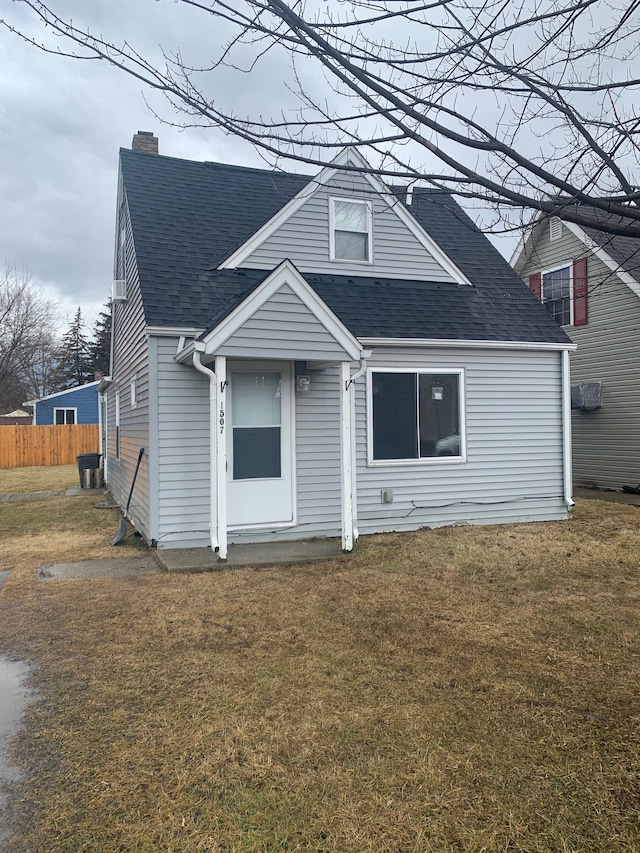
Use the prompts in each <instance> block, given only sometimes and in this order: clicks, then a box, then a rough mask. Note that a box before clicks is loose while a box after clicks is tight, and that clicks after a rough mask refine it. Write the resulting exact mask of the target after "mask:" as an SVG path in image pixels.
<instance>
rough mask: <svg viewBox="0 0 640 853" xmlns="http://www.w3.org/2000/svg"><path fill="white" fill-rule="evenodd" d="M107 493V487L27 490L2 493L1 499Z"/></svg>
mask: <svg viewBox="0 0 640 853" xmlns="http://www.w3.org/2000/svg"><path fill="white" fill-rule="evenodd" d="M106 493H107V490H106V489H65V490H64V491H61V492H27V493H26V494H21V493H19V492H16V493H15V494H12V495H0V501H38V500H42V498H60V497H63V496H64V497H67V498H70V497H89V496H91V495H105V494H106Z"/></svg>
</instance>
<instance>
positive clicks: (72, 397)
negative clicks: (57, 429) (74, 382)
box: [23, 380, 99, 426]
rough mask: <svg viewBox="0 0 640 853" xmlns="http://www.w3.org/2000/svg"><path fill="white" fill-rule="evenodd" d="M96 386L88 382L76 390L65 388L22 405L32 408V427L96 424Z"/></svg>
mask: <svg viewBox="0 0 640 853" xmlns="http://www.w3.org/2000/svg"><path fill="white" fill-rule="evenodd" d="M98 385H99V380H98V381H96V382H88V383H87V384H86V385H78V386H77V387H76V388H67V390H66V391H58V392H57V393H56V394H48V395H47V396H46V397H41V398H40V399H39V400H28V401H27V402H26V403H24V404H23V405H25V406H33V423H34V426H43V425H51V424H97V423H98V422H99V418H98Z"/></svg>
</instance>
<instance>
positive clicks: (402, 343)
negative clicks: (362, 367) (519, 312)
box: [360, 337, 578, 351]
mask: <svg viewBox="0 0 640 853" xmlns="http://www.w3.org/2000/svg"><path fill="white" fill-rule="evenodd" d="M360 342H361V343H362V344H363V345H364V346H368V347H448V348H454V347H461V348H475V349H528V350H570V351H571V350H575V349H577V348H578V345H577V344H574V343H569V342H568V343H566V344H556V343H549V342H546V341H540V342H536V341H467V340H449V339H448V338H431V339H429V338H365V337H362V338H360Z"/></svg>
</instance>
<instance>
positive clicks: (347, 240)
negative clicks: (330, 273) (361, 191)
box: [331, 198, 372, 263]
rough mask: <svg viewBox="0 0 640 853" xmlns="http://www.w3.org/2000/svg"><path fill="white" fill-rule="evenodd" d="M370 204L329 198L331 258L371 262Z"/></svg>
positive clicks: (334, 259)
mask: <svg viewBox="0 0 640 853" xmlns="http://www.w3.org/2000/svg"><path fill="white" fill-rule="evenodd" d="M371 256H372V233H371V204H370V202H368V201H353V200H352V199H344V198H332V199H331V260H333V261H359V262H360V263H371Z"/></svg>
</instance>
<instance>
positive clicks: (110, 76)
mask: <svg viewBox="0 0 640 853" xmlns="http://www.w3.org/2000/svg"><path fill="white" fill-rule="evenodd" d="M52 5H54V7H55V9H56V10H60V12H61V14H62V13H65V12H68V13H70V14H71V15H72V16H73V17H74V18H75V19H76V20H77V21H81V20H82V21H84V20H87V17H86V16H87V9H89V10H90V14H91V23H92V26H94V27H95V28H96V29H97V30H99V31H100V32H102V33H104V34H105V35H108V36H109V37H110V39H112V40H113V41H115V42H116V43H119V42H121V41H122V40H123V39H124V38H127V39H128V40H129V41H131V42H132V43H133V44H134V45H135V46H136V48H138V49H139V50H140V52H142V53H143V54H144V55H146V56H152V57H153V56H154V55H155V56H157V55H158V45H159V44H162V45H163V46H164V47H167V48H169V49H170V48H171V47H174V46H177V45H180V46H181V47H182V48H183V49H185V51H186V50H187V49H188V51H189V52H190V55H195V56H205V55H206V54H207V44H208V41H209V40H210V39H211V35H212V29H211V27H209V30H208V31H207V30H206V27H205V28H203V26H202V24H203V16H202V13H197V15H194V13H193V10H189V9H188V8H185V7H184V6H182V4H175V3H172V2H168V0H162V2H155V0H106V1H105V0H91V3H90V4H88V3H87V0H56V2H55V3H53V4H52ZM3 6H4V7H3V10H2V16H3V17H5V18H6V19H7V20H10V21H11V22H12V23H13V24H14V25H15V26H16V27H18V28H19V29H21V30H22V31H26V32H31V33H34V34H35V35H37V36H38V37H40V38H42V37H44V36H45V35H46V34H44V33H43V32H42V30H38V27H37V25H36V23H35V20H34V17H33V13H31V12H30V10H29V9H28V8H27V7H25V6H24V5H23V4H21V3H7V2H6V0H5V3H4V4H3ZM74 11H75V12H77V14H75V15H74ZM215 34H216V36H217V38H218V39H222V38H224V33H223V32H221V31H220V25H219V24H216V26H215ZM49 43H51V42H49ZM289 73H290V70H289V69H288V68H287V67H286V66H284V67H279V66H278V65H277V64H276V63H275V62H274V63H272V64H271V65H270V64H269V59H268V58H267V62H266V64H265V63H263V64H262V66H261V68H260V79H259V80H257V79H256V77H255V76H250V75H246V76H245V77H242V78H241V81H242V82H243V83H244V85H241V86H240V88H239V89H238V85H239V84H238V78H237V75H234V76H233V81H234V82H233V85H234V86H235V87H236V89H235V91H232V92H230V91H229V92H225V91H223V92H222V93H221V94H223V95H227V96H228V97H231V96H232V97H233V100H234V104H236V105H237V106H238V108H239V112H245V111H246V112H249V111H251V110H253V111H254V112H259V111H260V110H262V109H265V111H266V112H269V108H270V106H272V105H273V101H272V103H271V104H270V103H269V100H270V98H275V97H276V95H275V94H271V95H270V93H275V92H276V91H277V89H278V87H277V86H276V85H275V83H276V81H277V83H278V84H279V85H280V89H281V91H282V88H281V87H282V85H283V83H285V82H286V75H287V74H289ZM269 78H271V79H269ZM245 81H246V82H245ZM258 84H261V85H258ZM272 84H273V85H272ZM217 85H218V86H221V87H222V89H223V90H224V86H225V78H224V74H223V75H222V77H220V76H218V78H217ZM277 97H282V95H281V94H280V95H278V96H277ZM145 98H146V99H147V100H148V101H149V102H150V103H151V105H152V106H153V107H154V108H155V109H156V110H158V111H159V112H160V113H161V114H163V115H164V116H169V117H170V116H171V112H170V109H169V107H168V105H167V104H166V103H165V102H164V100H163V99H161V98H160V97H159V96H157V95H153V93H151V94H150V93H149V92H148V91H143V89H142V86H141V84H139V83H137V82H136V81H135V80H133V79H132V78H130V77H129V76H128V75H126V74H123V73H122V72H119V71H118V70H117V69H114V68H112V67H110V66H109V65H107V64H106V63H103V62H98V61H95V60H94V61H78V60H74V59H69V58H60V57H55V56H50V55H47V54H45V53H42V52H40V51H38V50H37V49H35V48H34V47H32V46H30V45H28V44H26V43H25V42H23V41H21V40H20V39H19V38H18V37H17V36H15V35H12V34H11V33H9V32H8V31H7V30H5V29H3V28H0V163H1V164H2V165H1V167H0V262H2V261H5V260H6V261H8V262H10V263H13V264H15V265H17V266H18V267H20V268H25V269H26V270H28V271H29V272H30V274H31V276H32V278H33V280H34V281H35V283H36V284H37V285H38V286H40V287H42V288H43V289H44V290H45V291H46V292H47V294H48V295H50V296H52V297H53V298H55V299H56V300H58V301H59V303H60V324H61V328H62V329H63V330H64V329H65V328H66V326H67V323H68V321H69V320H70V319H71V316H72V315H73V313H74V312H75V310H76V308H77V307H78V306H81V308H82V311H83V315H84V318H85V322H86V323H87V325H88V326H89V327H92V326H93V323H94V321H95V318H96V316H97V313H98V312H99V310H100V308H101V306H102V305H103V304H104V302H105V301H106V300H107V298H108V296H109V289H110V284H111V279H112V260H113V234H114V221H115V198H116V183H117V167H118V149H119V148H120V147H130V145H131V139H132V136H133V134H134V133H135V132H136V131H137V130H150V131H153V132H154V133H155V134H156V136H158V137H159V139H160V153H161V154H165V155H170V156H174V157H182V158H187V159H194V160H216V161H221V162H228V163H238V164H241V165H249V166H263V165H264V163H263V161H262V160H261V158H260V157H259V155H258V154H257V153H256V152H255V151H254V150H253V148H251V147H250V146H249V145H248V144H245V143H242V142H240V141H239V140H237V139H233V138H228V137H225V136H224V135H223V134H222V133H221V132H220V131H217V130H212V129H206V130H204V129H197V128H194V129H189V130H185V131H179V130H177V129H175V128H171V127H168V126H166V125H161V124H160V122H159V121H158V120H157V119H156V118H155V116H154V115H153V114H152V112H151V111H150V110H149V108H148V106H147V104H146V103H145ZM305 171H309V168H308V167H307V169H305ZM503 251H504V250H503ZM507 251H508V249H507Z"/></svg>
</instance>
